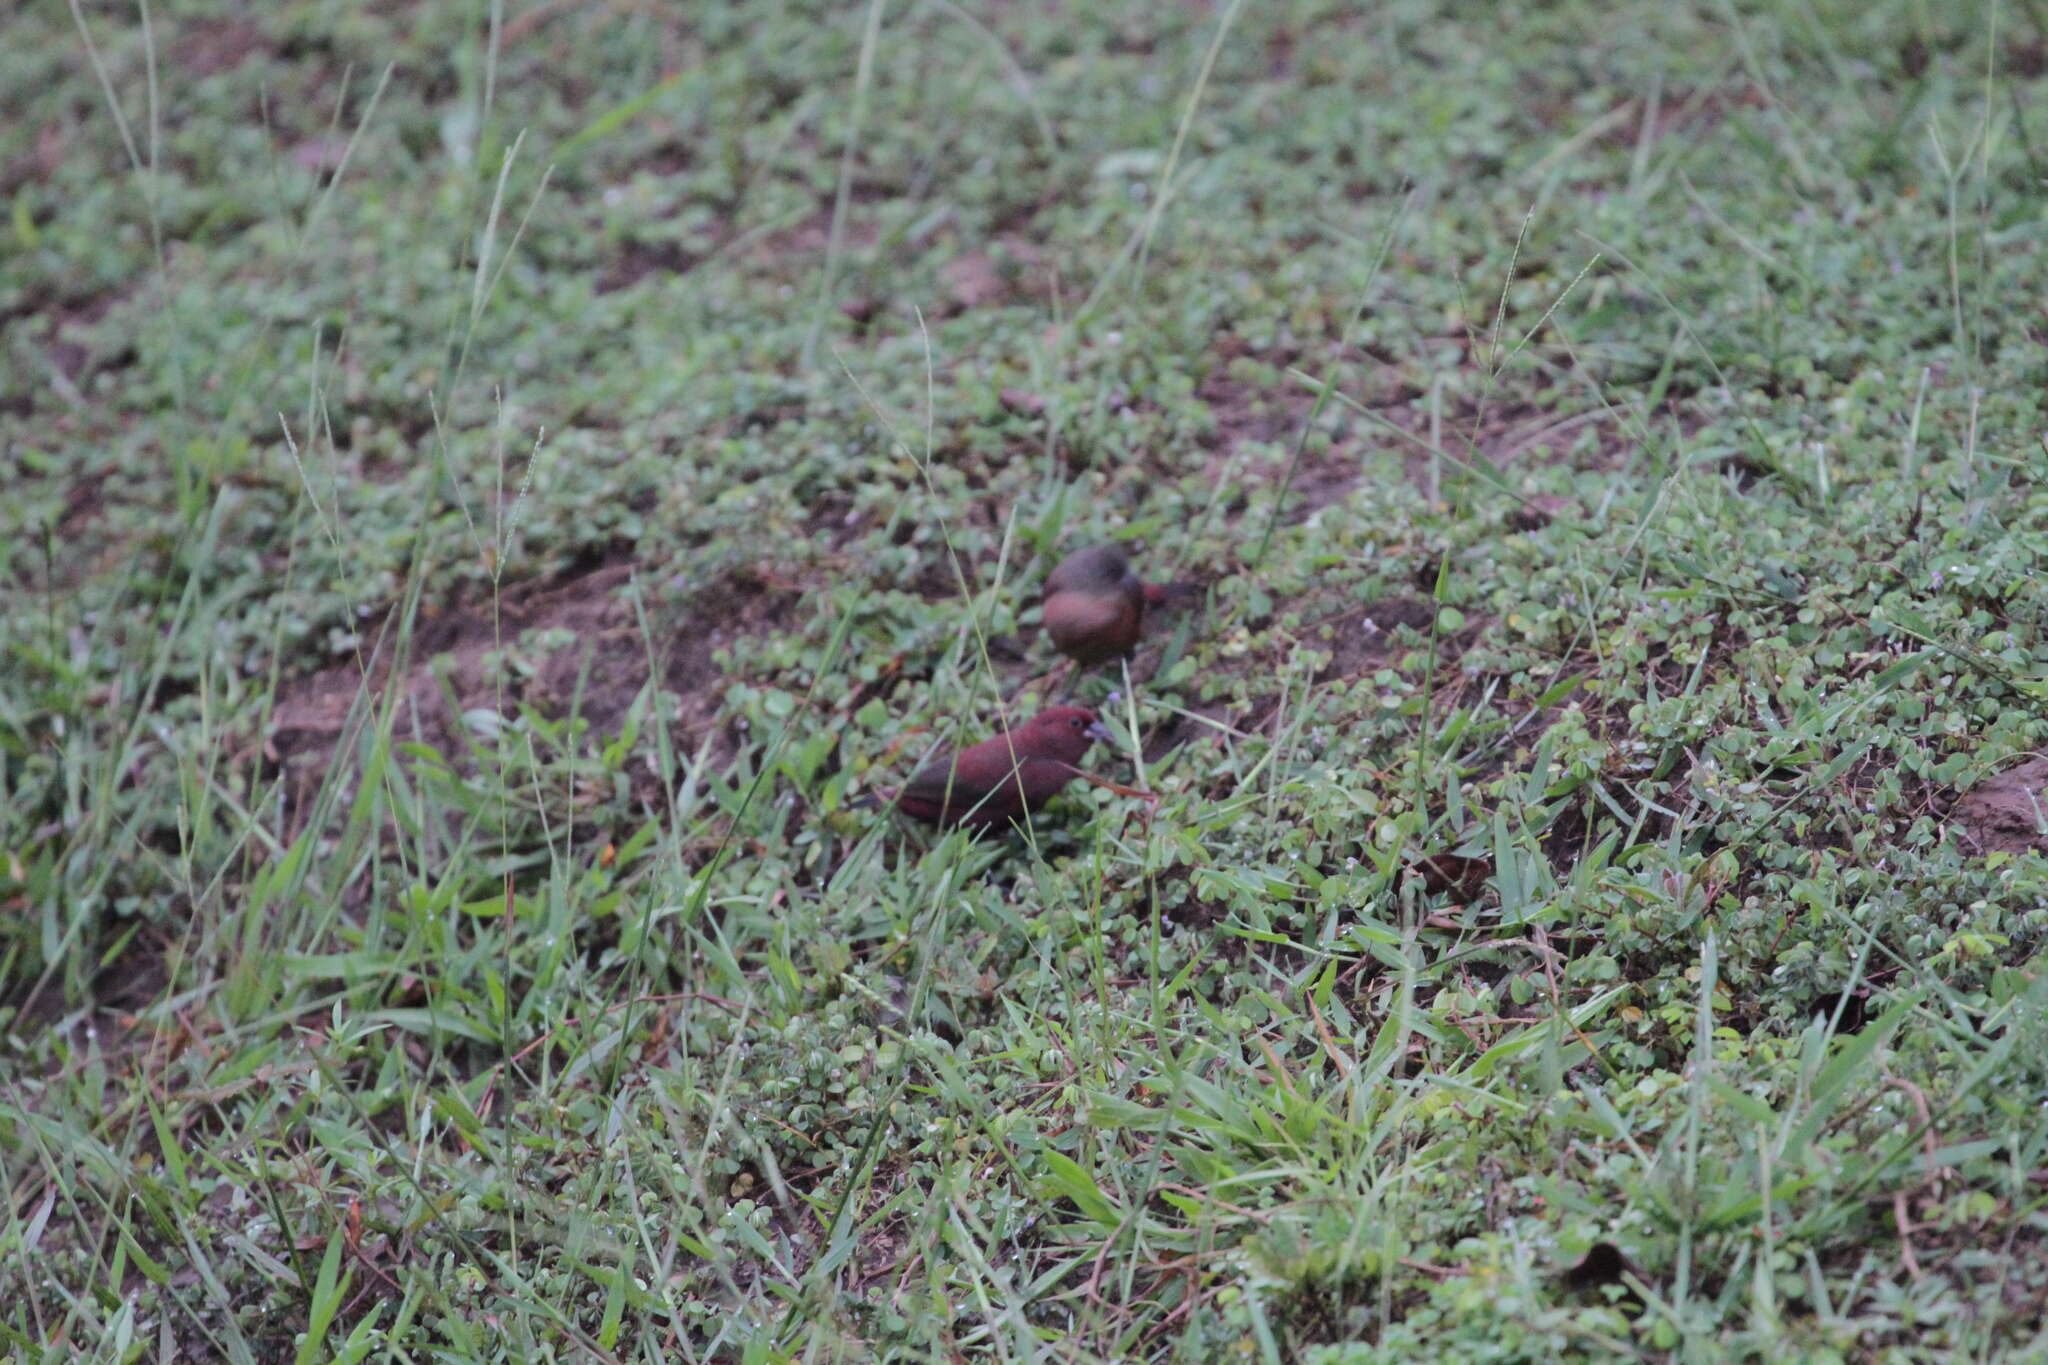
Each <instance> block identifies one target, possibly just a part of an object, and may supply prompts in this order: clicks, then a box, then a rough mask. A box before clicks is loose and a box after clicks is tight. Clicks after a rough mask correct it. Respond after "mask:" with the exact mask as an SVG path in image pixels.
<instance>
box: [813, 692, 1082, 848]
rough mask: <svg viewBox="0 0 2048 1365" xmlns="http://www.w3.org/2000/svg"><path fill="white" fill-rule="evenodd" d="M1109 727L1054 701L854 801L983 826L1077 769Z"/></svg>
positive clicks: (1037, 799) (1030, 805)
mask: <svg viewBox="0 0 2048 1365" xmlns="http://www.w3.org/2000/svg"><path fill="white" fill-rule="evenodd" d="M1109 737H1110V734H1109V731H1108V730H1106V729H1104V728H1103V724H1102V722H1101V721H1100V720H1099V719H1097V718H1096V715H1095V713H1094V712H1093V711H1090V710H1089V709H1088V708H1087V707H1085V706H1055V707H1053V708H1052V709H1051V710H1048V711H1041V712H1039V713H1038V714H1037V715H1035V716H1033V717H1032V718H1031V719H1030V720H1028V721H1026V722H1025V723H1024V724H1023V725H1021V726H1019V727H1017V728H1016V729H1014V730H1005V731H1002V732H999V733H998V734H997V735H996V737H995V738H994V739H985V740H983V741H982V742H981V743H979V744H971V745H969V746H968V747H967V748H965V749H962V750H960V751H959V752H958V753H956V754H947V755H944V756H941V757H940V758H937V759H935V760H933V761H932V762H930V763H927V764H926V765H925V766H924V767H922V768H920V769H918V770H917V772H916V774H915V775H913V776H912V777H911V779H910V780H909V781H908V782H906V783H904V784H903V786H902V788H901V789H900V790H898V791H894V792H886V791H878V792H875V793H874V794H872V795H871V796H868V797H865V798H863V799H861V800H860V801H857V802H855V803H854V804H855V805H867V806H876V805H894V806H895V807H896V809H897V810H900V811H902V812H903V813H904V814H905V815H908V816H911V817H912V818H913V819H917V820H922V821H924V822H925V823H926V824H931V825H967V826H969V827H971V828H975V829H986V828H988V827H990V826H992V825H999V824H1002V823H1004V822H1005V821H1011V820H1017V819H1020V818H1022V816H1023V815H1024V813H1025V812H1026V811H1035V810H1037V809H1038V808H1039V807H1041V806H1043V805H1044V804H1045V803H1046V802H1048V801H1050V800H1052V798H1053V797H1054V796H1055V795H1057V794H1058V792H1059V790H1060V788H1062V787H1064V786H1066V785H1067V783H1069V782H1071V781H1073V780H1074V778H1076V777H1078V776H1080V772H1081V770H1080V768H1079V767H1078V766H1076V765H1078V764H1079V763H1080V761H1081V758H1082V756H1083V755H1084V754H1086V753H1087V752H1088V746H1089V745H1090V744H1092V743H1094V742H1095V741H1096V740H1098V739H1102V740H1106V739H1108V738H1109Z"/></svg>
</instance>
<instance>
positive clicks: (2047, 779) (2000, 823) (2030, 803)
mask: <svg viewBox="0 0 2048 1365" xmlns="http://www.w3.org/2000/svg"><path fill="white" fill-rule="evenodd" d="M1949 823H1950V826H1951V827H1952V828H1953V829H1955V830H1956V832H1957V834H1958V835H1959V836H1960V837H1961V839H1962V843H1963V847H1964V848H1965V849H1968V850H1970V851H1971V852H1980V853H2025V852H2027V851H2029V850H2032V851H2033V852H2036V853H2048V758H2034V759H2029V760H2028V761H2027V762H2025V763H2022V764H2020V765H2019V766H2017V767H2013V768H2007V769H2006V770H2005V771H2004V772H2000V773H1994V774H1992V775H1991V776H1990V777H1987V778H1985V779H1984V780H1983V781H1982V782H1979V783H1978V784H1977V785H1976V786H1974V787H1972V788H1970V790H1969V791H1967V792H1965V793H1963V796H1962V798H1961V799H1960V800H1958V801H1957V802H1956V804H1955V808H1954V809H1953V810H1951V811H1950V812H1949Z"/></svg>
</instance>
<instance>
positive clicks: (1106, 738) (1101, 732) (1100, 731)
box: [1081, 720, 1116, 744]
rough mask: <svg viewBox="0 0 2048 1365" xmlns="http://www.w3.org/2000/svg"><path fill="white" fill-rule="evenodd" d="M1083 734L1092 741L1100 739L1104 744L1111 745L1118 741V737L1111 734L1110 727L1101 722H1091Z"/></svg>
mask: <svg viewBox="0 0 2048 1365" xmlns="http://www.w3.org/2000/svg"><path fill="white" fill-rule="evenodd" d="M1081 733H1083V734H1085V735H1087V736H1088V738H1090V739H1099V740H1101V741H1102V742H1103V743H1104V744H1111V743H1114V742H1115V740H1116V736H1115V735H1113V734H1111V733H1110V732H1109V727H1108V726H1107V725H1104V724H1103V723H1102V722H1101V721H1099V720H1098V721H1091V722H1089V725H1088V728H1087V729H1086V730H1084V731H1082V732H1081Z"/></svg>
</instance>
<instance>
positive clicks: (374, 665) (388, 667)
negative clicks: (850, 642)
mask: <svg viewBox="0 0 2048 1365" xmlns="http://www.w3.org/2000/svg"><path fill="white" fill-rule="evenodd" d="M633 567H634V566H633V564H632V563H631V562H630V561H626V560H614V561H611V562H607V563H604V564H601V565H599V566H598V567H596V568H593V569H587V570H583V571H580V572H574V573H569V574H564V575H561V576H558V577H555V578H549V579H543V580H537V581H534V582H530V583H522V584H517V585H514V586H512V587H510V588H507V589H506V590H505V591H504V593H503V594H502V595H501V596H500V598H499V600H498V603H497V605H496V608H495V610H494V609H493V606H492V603H491V602H489V601H488V600H486V601H483V602H474V603H463V604H460V605H457V606H454V607H451V608H449V609H447V610H445V611H442V612H440V613H437V614H435V615H432V616H426V615H425V613H424V611H423V613H422V619H421V620H420V621H419V622H418V624H417V626H416V629H415V631H414V636H413V639H412V640H411V642H410V644H409V647H407V648H406V649H404V650H403V651H402V669H403V671H402V674H401V675H400V676H399V677H397V678H396V679H394V678H393V676H392V674H393V668H392V658H393V655H394V650H393V649H392V648H391V647H390V646H388V645H386V646H385V647H383V648H380V649H378V650H377V651H376V652H375V654H374V656H373V658H372V661H371V664H370V666H369V668H368V671H367V674H366V673H365V671H364V670H363V669H362V668H361V667H360V666H359V665H358V664H357V663H355V662H354V661H351V662H349V663H345V664H338V665H335V666H334V667H331V668H326V669H322V670H321V671H320V672H318V673H314V674H311V675H308V676H306V677H302V678H297V679H294V680H292V681H290V682H288V683H286V684H284V685H283V686H282V687H280V689H279V692H278V699H277V705H276V707H275V709H274V711H273V713H272V717H271V734H270V736H269V740H268V742H267V747H266V752H267V754H268V756H269V757H271V758H272V759H273V760H274V761H276V762H277V763H279V764H280V765H281V766H282V768H283V769H284V771H285V773H286V774H287V789H288V792H289V794H290V796H291V797H292V799H293V805H294V809H295V810H296V809H299V808H301V807H302V806H303V805H304V803H306V802H308V801H310V799H311V798H312V796H313V795H314V794H315V793H317V792H318V790H319V788H320V785H321V783H322V781H323V780H324V778H325V775H326V773H327V771H328V769H329V768H330V767H331V766H332V765H333V763H334V762H335V761H336V759H337V757H338V756H339V755H340V754H341V753H343V752H344V751H345V750H346V749H347V747H348V746H349V745H350V744H351V743H352V742H353V737H354V735H355V734H356V733H359V728H358V727H360V726H361V725H362V724H363V723H365V721H364V717H365V716H366V715H374V712H375V709H376V706H377V704H379V703H380V702H381V700H382V699H383V698H384V697H385V696H386V695H387V689H389V688H396V689H397V690H398V693H399V698H398V700H399V709H398V715H397V720H396V724H395V727H394V738H395V739H398V740H400V741H414V740H416V741H418V742H421V743H424V744H427V745H429V746H430V747H432V748H433V749H435V750H436V751H437V752H439V753H440V754H442V755H443V756H444V757H447V758H449V759H450V760H451V761H455V760H457V759H458V758H459V756H460V755H461V754H462V753H463V752H464V750H465V749H466V747H467V742H466V739H465V726H464V721H463V716H464V714H465V713H468V712H471V711H474V710H489V711H494V712H497V713H499V714H502V715H506V716H511V715H516V714H517V712H518V709H519V707H520V706H522V705H525V706H531V707H533V708H534V709H535V710H537V711H539V712H541V713H542V714H544V715H547V716H550V717H561V716H565V715H568V714H570V713H572V712H573V713H574V714H575V715H576V716H578V717H580V718H581V719H582V720H584V721H585V722H587V723H588V725H589V727H590V731H591V733H593V734H595V735H599V736H605V735H611V734H615V733H617V731H618V729H619V727H620V725H621V723H622V722H623V721H624V720H625V717H626V714H627V712H628V710H629V709H630V708H631V707H632V706H633V704H634V702H635V700H636V699H637V698H638V697H639V696H640V693H641V690H642V689H643V688H644V687H645V686H646V684H647V681H648V678H649V676H650V673H649V667H648V655H649V649H648V645H647V643H646V642H645V640H643V638H642V634H641V628H640V624H639V621H638V619H637V614H636V612H635V610H634V606H633V604H632V602H631V601H630V600H629V598H628V597H627V596H626V595H624V594H623V593H622V592H621V591H620V590H621V589H622V588H624V587H625V586H626V585H627V584H628V582H629V581H630V580H631V578H632V577H633ZM797 597H798V594H797V593H796V592H795V591H794V590H792V589H789V588H785V587H782V586H779V585H776V584H772V583H770V582H769V581H768V580H766V579H765V578H762V577H760V576H759V575H753V574H748V573H746V572H744V571H742V572H737V573H733V574H728V575H727V576H726V577H724V578H723V579H721V580H720V581H719V582H718V583H716V584H714V585H712V586H710V587H708V588H706V589H705V590H704V591H702V592H701V593H698V594H697V595H696V596H695V597H694V598H693V599H692V600H691V601H690V602H688V603H685V604H683V605H682V606H681V607H679V608H675V609H666V610H656V609H653V608H650V609H649V611H648V617H649V626H650V629H651V630H652V631H653V632H654V644H653V655H654V670H655V675H656V676H658V677H659V679H660V687H661V689H662V690H663V691H665V692H667V693H669V694H671V695H672V696H673V698H674V706H673V708H672V709H666V708H665V709H664V710H663V712H662V714H663V715H664V717H665V718H666V719H667V720H668V722H669V723H670V724H671V725H672V726H673V727H674V729H675V731H676V733H677V736H678V738H679V740H680V742H681V743H682V744H683V745H684V746H685V747H686V749H687V750H689V751H694V750H695V749H696V747H697V745H698V744H700V743H701V742H702V741H703V740H704V738H705V737H706V736H707V735H712V736H714V741H713V755H714V757H719V756H724V755H729V754H730V753H731V752H732V750H733V749H734V747H735V742H734V740H733V738H732V737H731V736H729V735H720V734H718V733H717V731H716V723H717V720H718V715H719V712H720V709H721V707H722V704H723V692H724V688H723V673H722V671H721V670H720V668H719V666H718V664H717V662H716V659H715V655H716V653H717V651H719V650H721V649H725V648H729V647H730V646H731V645H732V644H733V643H735V642H736V641H737V640H739V639H741V638H742V637H745V636H748V635H752V634H756V633H760V632H764V631H768V630H772V629H775V628H778V627H780V626H783V625H786V624H787V623H788V622H789V620H790V618H791V617H792V615H793V614H794V611H795V608H796V602H797ZM664 617H667V618H669V619H663V618H664ZM501 652H502V653H501ZM493 656H498V657H496V658H494V657H493ZM509 659H516V660H518V662H519V664H520V665H521V666H520V667H519V668H517V669H508V668H507V667H506V666H505V665H506V662H507V660H509ZM494 663H495V665H496V666H495V667H494V666H493V665H494ZM366 689H367V690H368V693H369V696H368V698H367V699H366V702H367V704H366V705H365V706H364V707H362V708H358V706H357V699H358V697H360V696H362V695H363V694H364V692H365V690H366ZM352 713H357V714H355V719H354V720H353V721H352V720H351V716H352Z"/></svg>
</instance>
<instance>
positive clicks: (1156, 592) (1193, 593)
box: [1145, 583, 1209, 607]
mask: <svg viewBox="0 0 2048 1365" xmlns="http://www.w3.org/2000/svg"><path fill="white" fill-rule="evenodd" d="M1208 586H1209V585H1208V584H1206V583H1147V584H1146V585H1145V605H1146V606H1148V607H1166V606H1180V605H1181V604H1182V603H1185V602H1192V601H1194V600H1195V599H1196V598H1198V597H1200V596H1201V595H1202V593H1203V591H1204V590H1205V589H1206V588H1207V587H1208Z"/></svg>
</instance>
